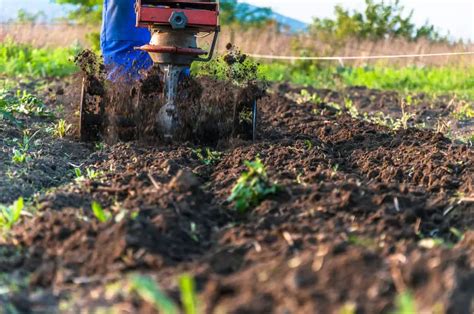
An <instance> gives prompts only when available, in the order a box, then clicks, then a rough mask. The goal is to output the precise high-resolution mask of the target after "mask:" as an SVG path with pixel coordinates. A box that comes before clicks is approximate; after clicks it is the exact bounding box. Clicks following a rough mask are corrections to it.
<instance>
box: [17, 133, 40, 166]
mask: <svg viewBox="0 0 474 314" xmlns="http://www.w3.org/2000/svg"><path fill="white" fill-rule="evenodd" d="M39 131H40V130H37V131H36V132H35V133H33V135H31V136H30V135H29V131H28V130H25V131H24V132H23V138H22V140H21V141H18V140H17V139H15V142H16V143H17V148H14V149H13V156H12V162H13V163H14V164H17V165H19V164H24V163H26V162H27V161H29V159H30V156H29V153H28V151H29V149H30V145H31V141H32V140H33V138H34V137H35V136H36V134H38V132H39Z"/></svg>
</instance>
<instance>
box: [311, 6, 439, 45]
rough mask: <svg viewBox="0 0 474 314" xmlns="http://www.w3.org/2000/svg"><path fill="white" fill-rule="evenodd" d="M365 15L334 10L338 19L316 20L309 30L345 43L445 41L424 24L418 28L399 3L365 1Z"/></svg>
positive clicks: (339, 8) (325, 37) (336, 8)
mask: <svg viewBox="0 0 474 314" xmlns="http://www.w3.org/2000/svg"><path fill="white" fill-rule="evenodd" d="M365 3H366V8H365V11H364V12H358V11H353V12H350V11H348V10H346V9H344V8H343V7H342V6H340V5H337V6H336V7H335V12H334V13H335V15H336V18H335V19H327V18H326V19H319V18H316V19H314V22H313V24H312V25H311V27H310V30H311V32H312V33H314V34H316V35H318V36H320V37H321V38H322V39H323V40H324V39H326V40H332V41H334V39H336V40H340V41H342V40H346V39H349V38H357V39H368V40H380V39H384V38H404V39H407V40H417V39H421V38H425V39H428V40H432V41H445V40H446V38H445V37H443V36H441V35H440V34H439V33H438V32H437V31H436V30H435V27H434V26H432V25H429V24H425V25H423V26H421V27H419V28H417V27H416V25H415V24H414V22H413V21H412V18H413V11H411V12H410V13H409V14H407V15H405V14H404V11H405V8H404V7H403V6H402V5H401V4H400V1H399V0H395V1H390V2H389V3H388V4H387V3H385V2H384V1H382V2H378V3H376V2H375V1H374V0H365Z"/></svg>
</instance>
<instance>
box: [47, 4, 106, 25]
mask: <svg viewBox="0 0 474 314" xmlns="http://www.w3.org/2000/svg"><path fill="white" fill-rule="evenodd" d="M54 1H55V2H56V3H59V4H72V5H75V6H76V8H75V9H74V10H72V11H71V13H70V14H69V16H68V18H69V19H71V20H73V21H76V22H79V23H84V24H96V25H97V24H100V22H101V21H102V3H103V0H54Z"/></svg>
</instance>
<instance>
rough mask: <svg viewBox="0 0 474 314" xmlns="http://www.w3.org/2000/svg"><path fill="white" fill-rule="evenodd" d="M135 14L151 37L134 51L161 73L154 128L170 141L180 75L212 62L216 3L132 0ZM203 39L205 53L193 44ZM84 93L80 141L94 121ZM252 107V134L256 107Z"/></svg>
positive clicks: (215, 30) (217, 25)
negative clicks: (161, 96)
mask: <svg viewBox="0 0 474 314" xmlns="http://www.w3.org/2000/svg"><path fill="white" fill-rule="evenodd" d="M135 11H136V16H137V22H136V27H146V28H148V29H149V30H150V33H151V41H150V43H149V44H147V45H144V46H141V47H136V48H135V49H138V50H142V51H146V52H148V53H149V55H150V57H151V59H152V60H153V62H154V63H155V64H158V65H159V67H160V68H161V71H162V73H163V83H164V84H163V85H164V91H163V92H164V94H165V99H166V104H165V105H163V106H162V107H161V109H160V111H159V113H158V116H157V117H156V122H157V126H158V128H159V129H160V130H161V132H162V133H163V136H164V138H167V139H172V138H173V134H174V131H175V127H176V122H177V115H178V113H177V106H176V103H175V101H176V93H177V86H178V82H179V79H180V75H181V73H183V71H184V70H186V69H189V67H190V66H191V63H192V62H194V61H201V62H207V61H210V60H211V59H212V56H213V54H214V50H215V48H216V43H217V38H218V34H219V31H220V26H219V3H218V2H215V1H210V0H136V3H135ZM207 35H213V39H212V41H211V45H210V49H209V51H205V50H203V49H201V48H199V47H198V43H197V39H198V38H199V37H204V36H207ZM85 93H86V91H85V90H84V88H83V96H82V97H81V98H82V100H81V137H82V138H83V139H86V138H87V137H88V136H89V135H90V132H89V129H90V125H88V122H87V121H94V119H90V117H88V112H87V109H86V105H85V104H84V102H85V101H84V94H85ZM253 106H254V108H253V110H254V117H253V120H254V121H253V122H254V123H253V124H254V131H255V122H256V103H255V104H254V105H253ZM89 116H90V114H89ZM89 124H90V123H89ZM254 134H255V132H254Z"/></svg>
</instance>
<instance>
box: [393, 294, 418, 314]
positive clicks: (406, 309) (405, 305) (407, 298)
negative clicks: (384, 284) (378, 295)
mask: <svg viewBox="0 0 474 314" xmlns="http://www.w3.org/2000/svg"><path fill="white" fill-rule="evenodd" d="M395 305H396V309H395V311H394V312H393V314H414V313H417V309H416V303H415V298H414V297H413V295H412V294H411V293H410V292H404V293H401V294H399V295H398V296H397V298H396V300H395Z"/></svg>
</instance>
